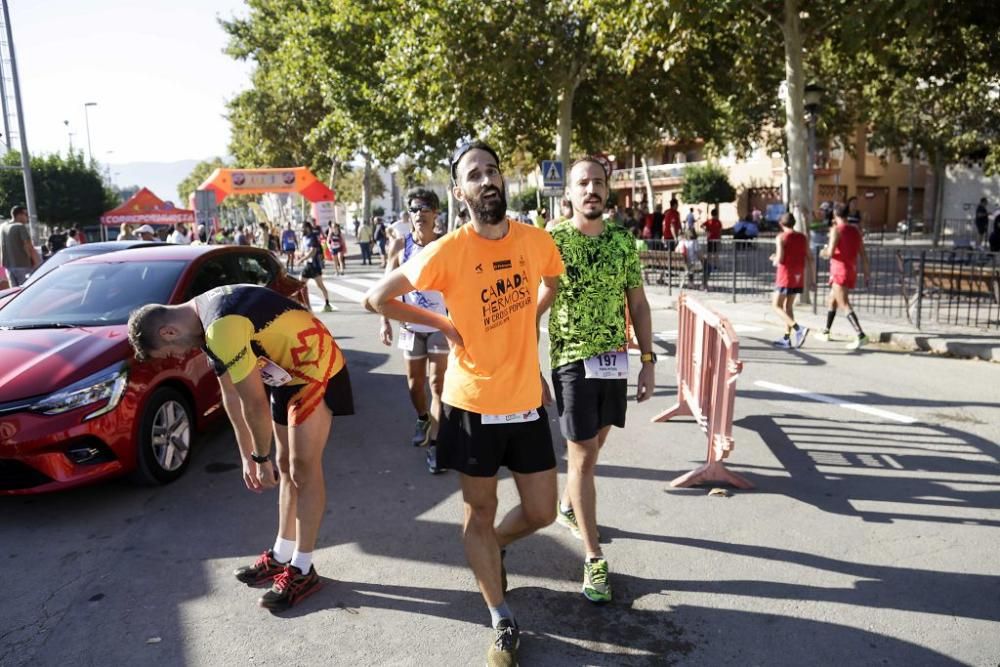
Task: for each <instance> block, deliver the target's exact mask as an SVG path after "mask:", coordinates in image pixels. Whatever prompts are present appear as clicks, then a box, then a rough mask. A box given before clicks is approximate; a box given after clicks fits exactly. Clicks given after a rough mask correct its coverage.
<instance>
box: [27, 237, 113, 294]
mask: <svg viewBox="0 0 1000 667" xmlns="http://www.w3.org/2000/svg"><path fill="white" fill-rule="evenodd" d="M77 248H86V250H75V249H69V248H64V249H63V250H60V251H59V252H57V253H56V254H54V255H52V256H51V257H49V258H48V259H47V260H45V263H44V264H42V265H41V266H40V267H38V268H37V269H35V270H34V271H32V273H31V275H30V276H28V280H27V281H26V282H25V285H30V284H31V283H35V282H38V279H39V278H41V277H42V276H44V275H45V274H46V273H49V272H50V271H52V270H53V269H55V268H58V267H60V266H62V265H63V264H65V263H66V262H72V261H73V260H74V259H80V258H81V257H90V256H91V255H100V254H101V253H105V252H108V250H107V249H103V250H91V249H90V248H87V246H85V245H84V246H77Z"/></svg>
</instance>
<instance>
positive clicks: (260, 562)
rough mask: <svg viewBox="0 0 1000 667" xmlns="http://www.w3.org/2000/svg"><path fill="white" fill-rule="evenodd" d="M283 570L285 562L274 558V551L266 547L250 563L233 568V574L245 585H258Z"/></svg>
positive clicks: (268, 580) (271, 578)
mask: <svg viewBox="0 0 1000 667" xmlns="http://www.w3.org/2000/svg"><path fill="white" fill-rule="evenodd" d="M284 571H285V563H281V562H278V561H276V560H275V559H274V552H273V551H271V550H270V549H268V550H267V551H265V552H264V553H262V554H261V555H260V557H259V558H257V560H255V561H254V562H253V564H252V565H244V566H243V567H238V568H236V569H235V570H233V575H234V576H235V577H236V578H237V579H239V580H240V581H242V582H243V583H244V584H246V585H247V586H259V585H260V584H264V583H267V582H270V581H271V580H273V579H274V578H275V577H277V576H278V575H279V574H281V573H282V572H284Z"/></svg>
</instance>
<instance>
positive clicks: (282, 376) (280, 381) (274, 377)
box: [257, 357, 292, 387]
mask: <svg viewBox="0 0 1000 667" xmlns="http://www.w3.org/2000/svg"><path fill="white" fill-rule="evenodd" d="M257 369H258V370H260V379H261V381H263V383H264V384H266V385H267V386H269V387H282V386H284V385H286V384H288V383H289V382H291V381H292V376H291V375H289V374H288V371H286V370H285V369H284V368H282V367H281V366H279V365H278V364H276V363H274V362H273V361H271V360H270V359H268V358H267V357H257Z"/></svg>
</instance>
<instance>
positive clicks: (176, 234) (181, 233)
mask: <svg viewBox="0 0 1000 667" xmlns="http://www.w3.org/2000/svg"><path fill="white" fill-rule="evenodd" d="M167 241H168V242H170V243H176V244H178V245H188V244H189V243H191V238H190V237H189V236H188V235H187V230H185V229H184V225H183V224H181V223H179V222H178V223H177V224H176V225H174V231H172V232H170V236H169V237H167Z"/></svg>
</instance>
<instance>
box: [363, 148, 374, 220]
mask: <svg viewBox="0 0 1000 667" xmlns="http://www.w3.org/2000/svg"><path fill="white" fill-rule="evenodd" d="M362 155H363V156H364V158H365V175H364V178H363V179H361V219H362V221H369V220H371V218H372V185H371V179H372V158H371V155H369V154H368V153H362Z"/></svg>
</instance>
